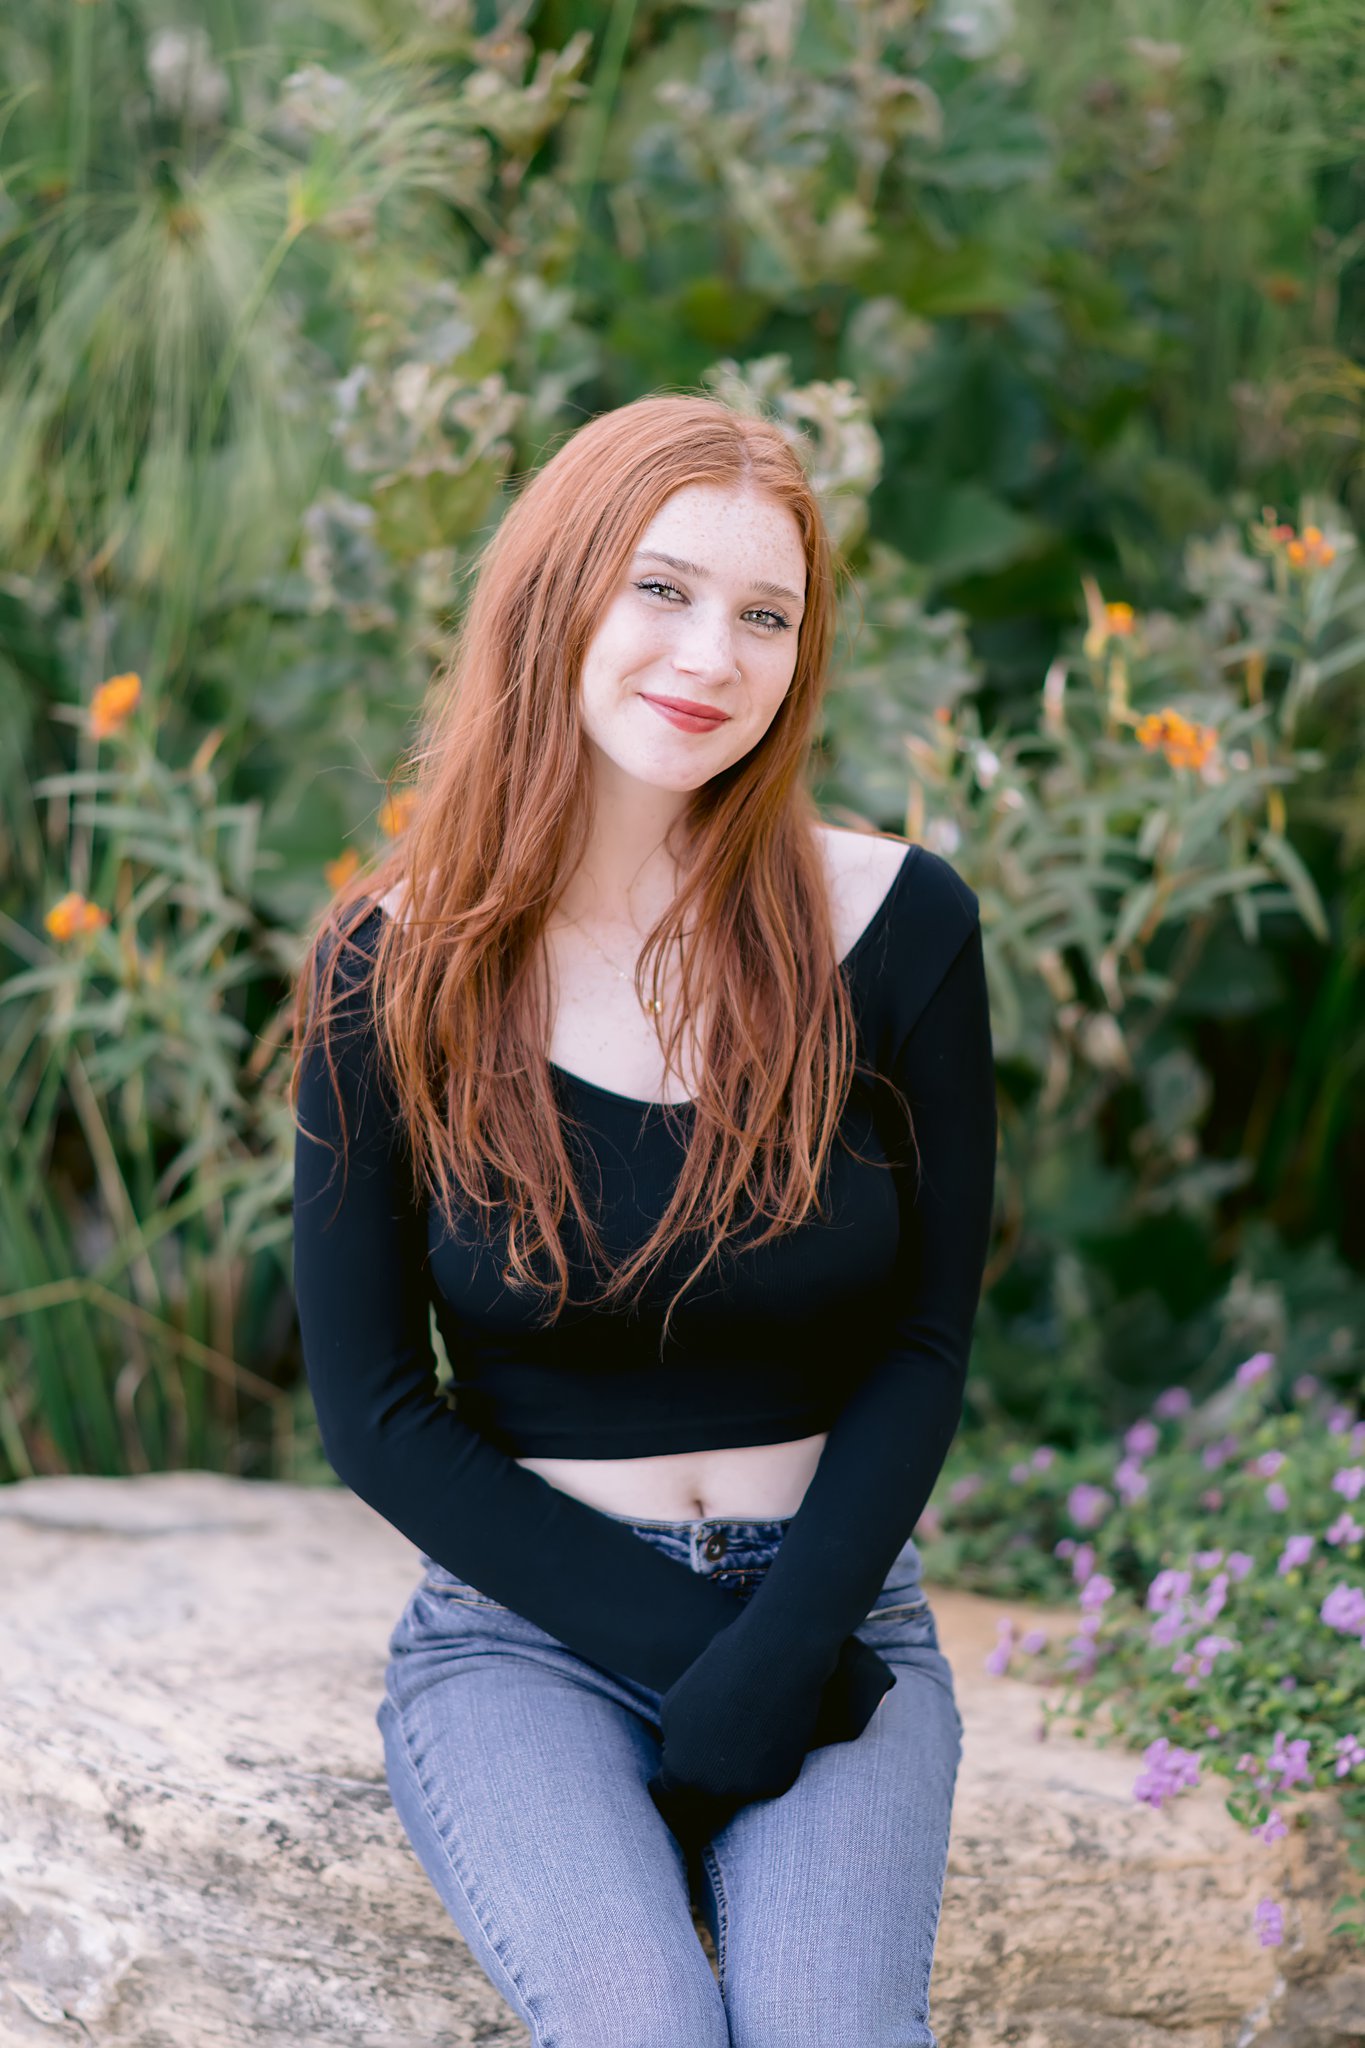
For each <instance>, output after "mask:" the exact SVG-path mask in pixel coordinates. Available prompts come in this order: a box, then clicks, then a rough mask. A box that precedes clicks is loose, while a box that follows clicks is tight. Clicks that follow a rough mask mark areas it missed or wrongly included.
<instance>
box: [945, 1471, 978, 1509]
mask: <svg viewBox="0 0 1365 2048" xmlns="http://www.w3.org/2000/svg"><path fill="white" fill-rule="evenodd" d="M985 1483H986V1482H985V1480H984V1479H983V1478H982V1477H981V1474H980V1473H979V1472H965V1473H964V1474H963V1476H962V1477H961V1479H955V1480H954V1481H953V1483H952V1485H951V1486H950V1487H949V1488H948V1498H949V1500H950V1501H951V1502H952V1504H953V1506H954V1507H960V1506H961V1505H962V1502H963V1501H964V1500H970V1499H971V1497H972V1495H973V1494H974V1493H980V1491H981V1489H982V1487H983V1486H984V1485H985Z"/></svg>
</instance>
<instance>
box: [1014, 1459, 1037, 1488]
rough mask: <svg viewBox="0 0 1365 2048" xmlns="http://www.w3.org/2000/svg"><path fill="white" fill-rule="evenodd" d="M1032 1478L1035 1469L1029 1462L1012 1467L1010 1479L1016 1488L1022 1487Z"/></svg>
mask: <svg viewBox="0 0 1365 2048" xmlns="http://www.w3.org/2000/svg"><path fill="white" fill-rule="evenodd" d="M1032 1477H1033V1467H1032V1465H1030V1464H1028V1463H1027V1462H1025V1463H1022V1464H1018V1465H1011V1466H1010V1478H1011V1479H1012V1480H1013V1481H1014V1483H1015V1485H1016V1486H1022V1485H1023V1483H1024V1481H1025V1480H1026V1479H1032Z"/></svg>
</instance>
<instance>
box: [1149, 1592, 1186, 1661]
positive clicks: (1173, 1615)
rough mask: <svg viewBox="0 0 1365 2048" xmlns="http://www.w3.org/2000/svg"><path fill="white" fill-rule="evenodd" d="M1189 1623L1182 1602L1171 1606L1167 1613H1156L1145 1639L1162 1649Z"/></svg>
mask: <svg viewBox="0 0 1365 2048" xmlns="http://www.w3.org/2000/svg"><path fill="white" fill-rule="evenodd" d="M1190 1625H1191V1624H1190V1622H1189V1620H1188V1619H1187V1617H1186V1614H1185V1609H1184V1603H1183V1602H1182V1603H1181V1605H1180V1606H1179V1607H1172V1608H1171V1609H1169V1611H1168V1612H1167V1613H1165V1614H1158V1616H1157V1618H1156V1620H1155V1621H1154V1622H1153V1623H1152V1625H1151V1627H1150V1628H1149V1629H1148V1631H1147V1640H1148V1642H1149V1643H1155V1644H1156V1646H1157V1648H1158V1649H1162V1650H1164V1649H1165V1648H1166V1647H1167V1645H1168V1644H1170V1643H1173V1642H1175V1640H1176V1638H1177V1637H1178V1636H1183V1635H1184V1633H1185V1631H1186V1630H1187V1629H1188V1628H1189V1627H1190Z"/></svg>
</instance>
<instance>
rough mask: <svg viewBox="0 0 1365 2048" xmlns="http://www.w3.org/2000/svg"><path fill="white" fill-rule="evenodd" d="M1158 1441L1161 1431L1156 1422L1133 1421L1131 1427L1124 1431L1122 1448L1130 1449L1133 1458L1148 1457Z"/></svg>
mask: <svg viewBox="0 0 1365 2048" xmlns="http://www.w3.org/2000/svg"><path fill="white" fill-rule="evenodd" d="M1160 1442H1161V1431H1160V1430H1159V1429H1158V1428H1157V1426H1156V1424H1155V1423H1154V1422H1148V1421H1146V1420H1143V1421H1142V1422H1135V1423H1134V1424H1133V1426H1132V1428H1131V1429H1129V1430H1126V1431H1125V1432H1124V1438H1123V1448H1124V1450H1125V1451H1130V1452H1131V1453H1132V1455H1133V1456H1134V1457H1135V1458H1150V1456H1151V1455H1152V1452H1153V1451H1154V1450H1155V1449H1156V1447H1157V1445H1158V1444H1159V1443H1160Z"/></svg>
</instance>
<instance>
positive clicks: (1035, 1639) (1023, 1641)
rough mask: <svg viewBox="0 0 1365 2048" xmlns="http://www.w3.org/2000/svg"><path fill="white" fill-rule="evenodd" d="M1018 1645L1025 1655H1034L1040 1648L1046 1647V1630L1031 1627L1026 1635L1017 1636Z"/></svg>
mask: <svg viewBox="0 0 1365 2048" xmlns="http://www.w3.org/2000/svg"><path fill="white" fill-rule="evenodd" d="M1019 1647H1020V1649H1021V1650H1022V1651H1023V1653H1024V1655H1025V1656H1026V1657H1036V1656H1037V1655H1038V1652H1039V1651H1040V1650H1045V1649H1046V1648H1047V1630H1046V1629H1045V1628H1031V1629H1030V1630H1029V1632H1028V1634H1027V1635H1024V1636H1021V1637H1020V1638H1019Z"/></svg>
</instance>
